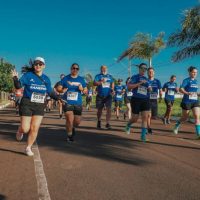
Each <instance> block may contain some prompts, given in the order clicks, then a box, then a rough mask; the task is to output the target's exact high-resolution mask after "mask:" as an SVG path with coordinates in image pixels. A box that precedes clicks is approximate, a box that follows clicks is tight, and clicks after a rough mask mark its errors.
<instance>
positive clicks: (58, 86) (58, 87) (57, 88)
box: [54, 74, 65, 119]
mask: <svg viewBox="0 0 200 200" xmlns="http://www.w3.org/2000/svg"><path fill="white" fill-rule="evenodd" d="M64 77H65V75H64V74H61V75H60V81H58V82H57V83H56V84H55V86H54V91H55V92H56V94H57V96H58V98H59V99H61V98H62V97H63V95H64V93H63V87H62V84H61V80H62V79H63V78H64ZM57 102H58V109H59V118H60V119H62V115H63V108H62V107H63V103H62V101H61V100H58V101H57Z"/></svg>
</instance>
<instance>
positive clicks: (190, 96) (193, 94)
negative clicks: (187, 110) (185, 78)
mask: <svg viewBox="0 0 200 200" xmlns="http://www.w3.org/2000/svg"><path fill="white" fill-rule="evenodd" d="M189 99H190V100H197V99H198V96H197V93H192V94H191V95H189Z"/></svg>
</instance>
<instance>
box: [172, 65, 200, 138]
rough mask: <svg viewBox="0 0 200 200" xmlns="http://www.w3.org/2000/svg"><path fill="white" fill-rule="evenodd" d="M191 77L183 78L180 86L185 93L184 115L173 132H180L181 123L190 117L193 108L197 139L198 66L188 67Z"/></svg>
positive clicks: (199, 112) (199, 123)
mask: <svg viewBox="0 0 200 200" xmlns="http://www.w3.org/2000/svg"><path fill="white" fill-rule="evenodd" d="M188 72H189V77H188V78H186V79H184V80H183V83H182V84H181V87H180V92H181V93H182V94H183V99H182V102H181V108H182V116H181V118H180V120H178V121H177V122H176V124H175V127H174V129H173V132H174V133H175V134H178V130H179V128H180V124H181V123H183V122H184V121H186V120H187V119H188V117H189V113H190V110H192V113H193V117H194V119H195V128H196V135H197V139H200V119H199V118H200V108H199V107H200V105H199V100H198V96H199V93H198V82H197V79H196V76H197V68H196V67H193V66H191V67H189V68H188Z"/></svg>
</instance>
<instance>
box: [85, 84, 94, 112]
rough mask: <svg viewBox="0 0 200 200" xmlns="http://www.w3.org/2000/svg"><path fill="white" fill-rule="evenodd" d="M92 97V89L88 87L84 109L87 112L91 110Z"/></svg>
mask: <svg viewBox="0 0 200 200" xmlns="http://www.w3.org/2000/svg"><path fill="white" fill-rule="evenodd" d="M92 95H93V89H92V87H90V88H89V90H88V93H87V96H86V108H87V109H88V110H90V109H91V103H92Z"/></svg>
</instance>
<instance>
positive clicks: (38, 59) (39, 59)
mask: <svg viewBox="0 0 200 200" xmlns="http://www.w3.org/2000/svg"><path fill="white" fill-rule="evenodd" d="M35 61H40V62H42V63H44V64H45V60H44V58H42V57H36V58H35V59H34V62H35Z"/></svg>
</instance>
